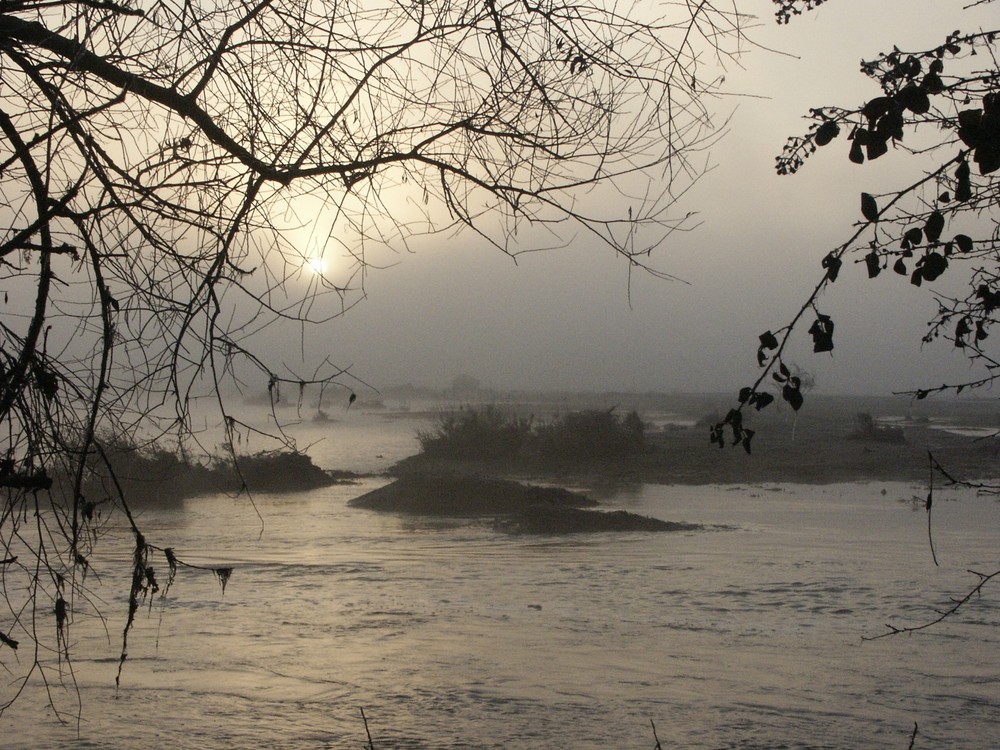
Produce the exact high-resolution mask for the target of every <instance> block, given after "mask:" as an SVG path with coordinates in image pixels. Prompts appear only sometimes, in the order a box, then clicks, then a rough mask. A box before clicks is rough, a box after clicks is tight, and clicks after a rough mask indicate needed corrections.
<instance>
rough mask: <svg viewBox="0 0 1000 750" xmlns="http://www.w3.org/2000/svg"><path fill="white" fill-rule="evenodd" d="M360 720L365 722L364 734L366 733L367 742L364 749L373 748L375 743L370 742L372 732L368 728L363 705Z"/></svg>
mask: <svg viewBox="0 0 1000 750" xmlns="http://www.w3.org/2000/svg"><path fill="white" fill-rule="evenodd" d="M361 721H363V722H364V723H365V734H367V735H368V744H367V745H366V746H365V748H366V750H375V743H374V742H372V733H371V732H370V731H369V730H368V718H367V717H366V716H365V709H364V706H362V707H361Z"/></svg>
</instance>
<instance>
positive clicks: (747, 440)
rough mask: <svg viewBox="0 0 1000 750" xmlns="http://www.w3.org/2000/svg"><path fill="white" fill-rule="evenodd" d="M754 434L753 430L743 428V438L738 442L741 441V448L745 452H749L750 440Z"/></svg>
mask: <svg viewBox="0 0 1000 750" xmlns="http://www.w3.org/2000/svg"><path fill="white" fill-rule="evenodd" d="M755 434H756V433H755V432H754V431H753V430H743V440H742V441H740V442H742V443H743V450H745V451H746V452H747V453H750V441H751V440H753V436H754V435H755Z"/></svg>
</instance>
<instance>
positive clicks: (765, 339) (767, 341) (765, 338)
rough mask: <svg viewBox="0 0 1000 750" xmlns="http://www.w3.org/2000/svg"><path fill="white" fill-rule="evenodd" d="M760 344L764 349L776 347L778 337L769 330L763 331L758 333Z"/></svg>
mask: <svg viewBox="0 0 1000 750" xmlns="http://www.w3.org/2000/svg"><path fill="white" fill-rule="evenodd" d="M760 345H761V347H762V348H764V349H777V348H778V339H777V337H775V335H774V334H773V333H771V332H770V331H764V333H762V334H761V335H760Z"/></svg>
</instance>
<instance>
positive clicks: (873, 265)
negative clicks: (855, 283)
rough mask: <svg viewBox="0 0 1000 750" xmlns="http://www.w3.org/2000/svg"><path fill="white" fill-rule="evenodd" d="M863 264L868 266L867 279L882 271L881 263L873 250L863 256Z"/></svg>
mask: <svg viewBox="0 0 1000 750" xmlns="http://www.w3.org/2000/svg"><path fill="white" fill-rule="evenodd" d="M865 265H867V266H868V278H869V279H874V278H875V277H876V276H878V275H879V274H880V273H881V272H882V264H881V263H880V262H879V257H878V253H876V252H875V251H874V250H872V251H871V252H870V253H868V255H866V256H865Z"/></svg>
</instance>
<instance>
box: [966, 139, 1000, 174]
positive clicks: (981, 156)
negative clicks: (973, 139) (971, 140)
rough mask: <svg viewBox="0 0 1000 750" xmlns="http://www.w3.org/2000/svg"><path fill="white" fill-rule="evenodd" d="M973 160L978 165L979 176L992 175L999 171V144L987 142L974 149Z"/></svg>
mask: <svg viewBox="0 0 1000 750" xmlns="http://www.w3.org/2000/svg"><path fill="white" fill-rule="evenodd" d="M972 158H973V160H974V161H975V162H976V164H978V165H979V174H984V175H986V174H992V173H993V172H996V171H997V170H998V169H1000V142H996V141H989V142H987V143H983V144H982V145H981V146H980V147H979V148H977V149H976V153H975V154H974V155H973V157H972Z"/></svg>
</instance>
